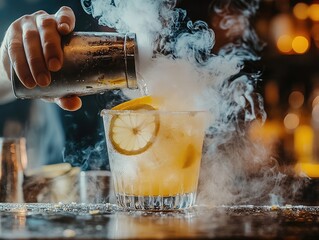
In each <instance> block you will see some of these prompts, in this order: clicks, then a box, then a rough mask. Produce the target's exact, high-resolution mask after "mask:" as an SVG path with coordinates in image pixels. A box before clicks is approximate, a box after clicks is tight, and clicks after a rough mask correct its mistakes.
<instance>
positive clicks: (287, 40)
mask: <svg viewBox="0 0 319 240" xmlns="http://www.w3.org/2000/svg"><path fill="white" fill-rule="evenodd" d="M292 40H293V39H292V37H291V36H290V35H286V34H285V35H282V36H280V37H279V38H278V40H277V48H278V50H279V51H280V52H283V53H289V52H291V50H292Z"/></svg>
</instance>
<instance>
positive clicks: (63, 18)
mask: <svg viewBox="0 0 319 240" xmlns="http://www.w3.org/2000/svg"><path fill="white" fill-rule="evenodd" d="M55 19H56V21H57V23H58V31H59V33H60V34H62V35H66V34H69V33H70V32H72V31H73V30H74V27H75V15H74V12H73V10H72V9H71V8H69V7H66V6H64V7H61V8H60V9H59V10H58V11H57V12H56V14H55Z"/></svg>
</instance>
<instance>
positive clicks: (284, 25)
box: [0, 0, 319, 177]
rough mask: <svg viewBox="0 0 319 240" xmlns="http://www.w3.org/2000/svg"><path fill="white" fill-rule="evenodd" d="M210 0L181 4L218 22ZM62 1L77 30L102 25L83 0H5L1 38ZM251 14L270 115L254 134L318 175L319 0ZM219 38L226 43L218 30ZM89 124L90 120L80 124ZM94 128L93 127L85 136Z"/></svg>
mask: <svg viewBox="0 0 319 240" xmlns="http://www.w3.org/2000/svg"><path fill="white" fill-rule="evenodd" d="M210 2H212V1H209V0H199V1H196V3H195V1H189V0H185V1H183V0H180V1H178V5H179V6H180V7H183V8H185V9H187V11H188V12H189V15H190V17H191V18H192V19H193V20H197V19H201V20H204V21H206V22H207V23H208V24H209V25H211V26H213V23H212V22H210V21H211V16H210V15H209V14H210V13H209V11H208V6H209V4H210ZM62 5H68V6H70V7H72V8H73V9H74V11H75V12H76V15H77V19H78V23H77V30H84V31H86V30H90V31H92V30H101V29H100V28H99V27H98V26H97V23H96V22H95V21H94V19H92V18H91V16H89V15H87V14H86V13H85V12H84V11H83V9H82V7H81V3H80V1H79V0H58V1H54V0H51V1H48V0H10V1H9V0H0V39H2V38H3V36H4V33H5V30H6V29H7V28H8V26H9V25H10V23H11V22H12V21H14V20H15V19H17V18H18V17H20V16H22V15H23V14H27V13H32V12H34V11H36V10H39V9H44V10H47V11H48V12H50V13H54V12H55V11H56V10H57V9H58V8H59V7H60V6H62ZM252 20H253V22H252V23H253V25H254V27H255V30H256V32H257V33H258V35H259V37H260V39H261V40H262V41H264V43H265V47H264V49H263V50H262V51H261V53H260V56H261V62H262V64H261V65H262V70H261V71H262V81H261V82H260V84H259V86H258V89H257V91H258V92H260V93H261V94H262V96H263V97H264V104H265V110H266V112H267V120H266V122H265V124H264V125H263V126H260V124H259V123H256V124H253V125H252V126H251V129H250V133H251V136H252V137H258V138H259V137H261V138H262V140H263V141H264V143H265V144H266V145H268V146H269V148H270V149H272V150H273V154H274V156H275V157H276V158H277V159H278V160H279V162H280V164H282V165H294V166H295V167H296V169H297V170H298V169H299V170H303V171H305V172H306V173H307V175H308V176H310V177H319V1H317V0H304V1H300V0H298V1H297V0H280V1H278V0H277V1H275V0H261V2H260V8H259V10H258V11H257V15H256V16H254V18H253V19H252ZM216 44H217V46H218V44H221V43H220V42H219V40H218V35H217V42H216ZM12 104H16V103H10V104H7V105H2V106H1V108H0V115H1V119H0V130H1V132H0V135H3V134H4V132H5V131H6V129H7V128H6V127H5V126H6V123H7V120H6V119H8V118H10V116H11V119H14V118H16V119H21V118H22V119H23V118H24V117H25V116H27V112H25V113H24V111H19V113H17V111H16V110H15V108H14V106H13V105H12ZM19 104H24V105H28V104H30V103H28V102H26V101H24V102H23V103H21V102H20V103H19ZM23 109H24V110H25V109H26V108H23ZM87 109H91V110H90V111H93V112H94V113H93V114H91V115H92V116H94V117H96V118H98V117H97V113H98V111H99V107H96V106H91V105H90V106H88V108H87ZM92 109H93V110H92ZM81 111H83V112H80V113H63V116H64V121H68V119H70V118H76V117H77V116H76V115H78V118H81V117H82V116H83V115H84V116H89V114H87V113H86V112H85V111H87V110H85V109H84V110H81ZM17 114H18V115H19V116H16V115H17ZM65 119H66V120H65ZM19 121H20V120H19ZM92 121H95V120H94V119H93V120H92ZM92 126H95V125H94V124H92ZM15 127H16V125H15ZM88 127H89V126H88V124H86V125H85V126H82V127H81V129H82V130H83V129H85V128H88ZM73 130H74V129H73ZM92 132H93V131H92V129H88V130H87V131H86V132H85V131H84V132H83V136H85V135H86V136H87V135H90V134H91V133H92ZM82 147H83V146H82Z"/></svg>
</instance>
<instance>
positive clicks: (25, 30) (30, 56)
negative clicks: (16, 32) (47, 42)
mask: <svg viewBox="0 0 319 240" xmlns="http://www.w3.org/2000/svg"><path fill="white" fill-rule="evenodd" d="M22 39H23V46H24V51H25V55H26V58H27V61H28V64H29V68H30V71H31V74H32V76H33V79H34V80H35V82H36V83H37V84H38V85H39V86H42V87H45V86H48V85H49V84H50V82H51V76H50V73H49V70H48V69H47V66H46V63H45V59H44V57H43V52H42V45H41V40H40V36H39V32H38V29H37V27H36V23H35V22H34V21H26V20H25V21H24V22H23V24H22Z"/></svg>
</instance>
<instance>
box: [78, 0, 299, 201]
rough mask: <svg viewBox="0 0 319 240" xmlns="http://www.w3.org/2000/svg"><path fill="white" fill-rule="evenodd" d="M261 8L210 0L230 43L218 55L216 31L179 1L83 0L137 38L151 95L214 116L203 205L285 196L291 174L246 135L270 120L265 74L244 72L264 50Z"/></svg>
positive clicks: (204, 173) (103, 20)
mask: <svg viewBox="0 0 319 240" xmlns="http://www.w3.org/2000/svg"><path fill="white" fill-rule="evenodd" d="M258 3H259V1H258V0H250V1H245V0H236V1H231V0H212V4H211V6H210V9H211V10H212V11H214V12H215V14H216V15H219V18H220V23H219V26H218V27H219V28H220V29H223V30H224V31H226V32H227V34H226V37H227V38H228V39H229V40H231V42H229V43H227V44H225V45H224V46H223V48H221V49H220V50H219V52H218V54H213V53H212V49H213V47H214V44H215V33H214V31H213V30H212V29H210V28H209V27H208V25H207V23H205V22H203V21H196V22H192V21H189V20H188V18H187V12H186V11H185V10H182V9H179V8H177V7H176V0H92V1H89V0H82V4H83V7H84V8H85V10H86V11H87V12H88V13H90V14H92V16H93V17H95V18H97V19H98V20H99V23H100V24H101V25H107V26H109V27H112V28H115V29H117V31H119V32H135V33H136V34H137V41H138V48H139V56H138V63H139V64H138V72H139V74H140V75H141V76H142V77H143V79H144V81H145V84H146V86H147V89H148V93H149V94H150V95H155V96H156V95H159V96H165V99H166V100H167V101H166V105H165V106H166V107H167V108H170V109H172V108H173V109H174V110H175V109H177V110H190V109H196V110H203V109H204V110H209V111H210V112H211V115H212V116H213V118H212V119H213V121H212V122H211V125H210V128H209V131H208V134H207V138H206V141H205V149H204V156H203V164H202V170H201V179H200V186H199V202H200V203H201V204H214V205H220V204H240V203H258V204H261V203H268V204H269V203H270V201H271V199H273V196H278V199H281V198H284V197H286V196H285V195H284V192H283V189H284V188H287V186H284V185H285V183H286V178H287V176H286V175H284V174H282V173H281V172H280V171H279V166H278V163H277V162H276V161H275V160H274V159H273V158H271V156H270V153H269V152H268V151H267V150H266V149H265V148H264V147H263V146H262V145H261V143H258V142H253V141H252V140H251V139H250V138H249V136H248V134H247V129H248V127H249V124H250V123H252V121H261V122H264V121H265V118H266V114H265V112H264V109H263V103H262V97H261V96H260V95H259V94H257V93H256V91H255V88H256V85H257V84H258V82H259V81H260V74H259V73H254V72H246V71H244V69H245V64H246V62H249V61H256V60H258V59H259V58H258V55H257V54H256V52H255V51H259V50H260V49H262V44H261V42H260V41H259V39H258V37H257V35H256V33H255V31H254V30H253V28H252V27H251V25H250V18H251V17H252V16H253V15H254V14H255V13H256V11H257V9H258ZM172 103H173V104H172ZM288 187H291V186H288ZM293 187H295V185H294V186H293ZM296 191H297V190H296ZM296 191H295V192H296ZM289 193H291V195H293V194H294V191H291V190H289ZM281 196H282V197H281ZM289 197H290V196H289Z"/></svg>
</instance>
